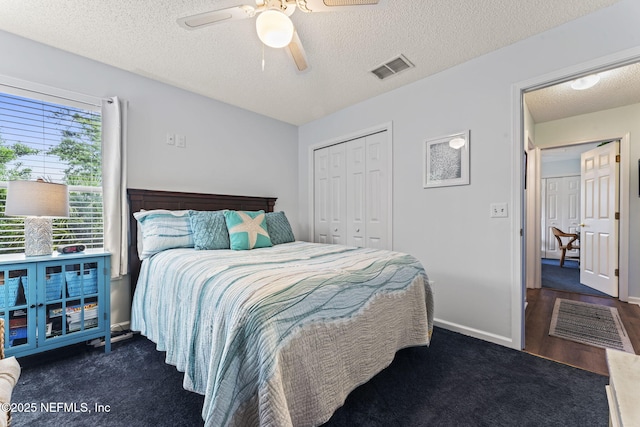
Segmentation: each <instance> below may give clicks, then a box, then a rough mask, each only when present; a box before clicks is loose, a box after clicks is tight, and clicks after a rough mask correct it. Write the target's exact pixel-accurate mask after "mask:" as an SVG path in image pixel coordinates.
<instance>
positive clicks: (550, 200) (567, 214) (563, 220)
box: [542, 175, 580, 259]
mask: <svg viewBox="0 0 640 427" xmlns="http://www.w3.org/2000/svg"><path fill="white" fill-rule="evenodd" d="M543 181H544V201H543V205H542V209H543V217H542V218H543V221H544V224H543V227H542V230H543V236H542V245H543V252H542V257H543V258H555V259H560V254H561V251H560V249H559V247H558V242H557V240H556V238H555V236H554V235H553V230H552V229H551V228H552V227H556V228H559V229H560V230H562V231H564V232H565V233H575V232H576V231H577V230H578V226H579V224H580V176H579V175H578V176H564V177H558V178H546V179H544V180H543ZM578 254H579V253H578V251H577V250H573V251H568V252H567V256H578Z"/></svg>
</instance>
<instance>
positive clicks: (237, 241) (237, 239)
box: [224, 211, 273, 251]
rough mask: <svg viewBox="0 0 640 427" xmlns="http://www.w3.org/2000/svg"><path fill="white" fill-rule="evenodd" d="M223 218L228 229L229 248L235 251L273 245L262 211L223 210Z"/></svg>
mask: <svg viewBox="0 0 640 427" xmlns="http://www.w3.org/2000/svg"><path fill="white" fill-rule="evenodd" d="M224 219H225V221H226V223H227V229H228V230H229V241H230V243H231V249H233V250H236V251H237V250H247V249H254V248H267V247H269V246H273V245H272V244H271V239H270V238H269V232H268V231H267V220H266V217H265V214H264V211H256V212H247V211H225V212H224Z"/></svg>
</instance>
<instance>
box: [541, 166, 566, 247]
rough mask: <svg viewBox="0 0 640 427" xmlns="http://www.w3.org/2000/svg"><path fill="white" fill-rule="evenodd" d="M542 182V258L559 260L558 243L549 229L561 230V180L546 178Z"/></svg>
mask: <svg viewBox="0 0 640 427" xmlns="http://www.w3.org/2000/svg"><path fill="white" fill-rule="evenodd" d="M544 181H545V186H544V240H543V243H544V257H545V258H555V259H560V249H558V242H557V241H556V238H555V236H554V235H553V231H552V230H551V228H552V227H557V228H559V229H561V230H562V212H561V211H562V202H561V201H560V198H561V193H562V191H561V185H562V178H547V179H545V180H544Z"/></svg>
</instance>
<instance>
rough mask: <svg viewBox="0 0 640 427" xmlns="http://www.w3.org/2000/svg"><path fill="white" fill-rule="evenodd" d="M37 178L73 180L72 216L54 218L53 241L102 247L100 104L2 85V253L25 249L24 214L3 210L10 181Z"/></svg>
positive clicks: (0, 129) (0, 223)
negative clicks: (9, 215) (13, 215)
mask: <svg viewBox="0 0 640 427" xmlns="http://www.w3.org/2000/svg"><path fill="white" fill-rule="evenodd" d="M25 95H31V96H32V97H28V96H25ZM37 178H43V179H45V180H47V181H51V182H56V183H65V184H67V185H68V186H69V218H60V219H54V226H53V233H54V236H53V239H54V247H55V246H57V245H60V244H67V243H82V244H85V245H86V246H87V247H89V248H92V247H102V246H103V214H102V159H101V115H100V109H99V107H97V106H95V105H90V104H85V103H82V102H78V101H72V100H70V99H67V98H60V97H56V96H52V95H48V94H47V95H45V94H42V93H40V92H28V91H26V90H24V89H20V90H16V88H11V87H7V86H2V85H0V253H11V252H23V251H24V221H23V219H22V218H19V217H6V216H4V205H5V201H6V194H7V190H6V188H7V181H9V180H13V179H28V180H34V179H37Z"/></svg>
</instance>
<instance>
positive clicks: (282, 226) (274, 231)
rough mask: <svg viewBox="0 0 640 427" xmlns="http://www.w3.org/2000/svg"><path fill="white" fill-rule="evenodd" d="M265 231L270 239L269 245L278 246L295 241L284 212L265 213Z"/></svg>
mask: <svg viewBox="0 0 640 427" xmlns="http://www.w3.org/2000/svg"><path fill="white" fill-rule="evenodd" d="M266 217H267V231H268V232H269V237H270V238H271V243H272V244H274V245H279V244H281V243H289V242H293V241H295V240H296V238H295V237H294V235H293V230H291V224H289V220H288V219H287V216H286V215H285V214H284V212H267V214H266Z"/></svg>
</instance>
